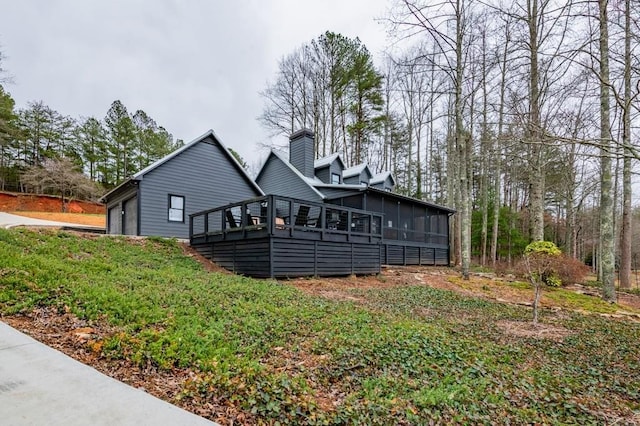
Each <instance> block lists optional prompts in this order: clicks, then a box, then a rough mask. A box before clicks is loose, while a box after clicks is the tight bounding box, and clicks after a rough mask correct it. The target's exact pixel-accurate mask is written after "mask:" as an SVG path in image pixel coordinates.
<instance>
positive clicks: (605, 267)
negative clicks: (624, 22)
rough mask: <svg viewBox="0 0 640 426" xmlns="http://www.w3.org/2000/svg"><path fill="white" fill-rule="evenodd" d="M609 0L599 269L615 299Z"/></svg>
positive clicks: (603, 27)
mask: <svg viewBox="0 0 640 426" xmlns="http://www.w3.org/2000/svg"><path fill="white" fill-rule="evenodd" d="M607 3H608V1H607V0H598V6H599V9H600V13H599V21H600V22H599V25H600V37H599V39H600V40H599V41H600V139H601V140H600V145H601V148H600V156H601V157H600V168H601V170H600V173H601V175H600V243H601V250H600V268H601V271H602V297H603V298H604V299H605V300H607V301H609V302H614V301H615V300H616V288H615V250H614V233H613V214H614V208H613V200H612V194H611V191H612V176H611V121H610V109H611V107H610V103H609V86H610V81H609V32H608V23H607Z"/></svg>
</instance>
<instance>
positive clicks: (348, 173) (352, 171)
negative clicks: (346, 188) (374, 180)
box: [342, 163, 373, 178]
mask: <svg viewBox="0 0 640 426" xmlns="http://www.w3.org/2000/svg"><path fill="white" fill-rule="evenodd" d="M365 169H366V170H367V171H368V172H369V176H373V173H371V169H370V168H369V166H368V165H367V164H366V163H362V164H358V165H357V166H353V167H349V168H348V169H344V170H343V171H342V177H343V178H349V177H352V176H357V175H359V174H360V173H362V171H363V170H365Z"/></svg>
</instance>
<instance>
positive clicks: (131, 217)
mask: <svg viewBox="0 0 640 426" xmlns="http://www.w3.org/2000/svg"><path fill="white" fill-rule="evenodd" d="M124 234H125V235H138V197H133V198H129V199H128V200H127V201H125V202H124Z"/></svg>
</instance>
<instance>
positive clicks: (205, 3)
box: [0, 0, 389, 164]
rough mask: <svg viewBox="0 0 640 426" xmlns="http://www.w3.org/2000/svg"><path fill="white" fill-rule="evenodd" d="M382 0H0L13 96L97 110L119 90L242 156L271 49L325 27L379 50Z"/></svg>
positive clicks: (170, 122)
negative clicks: (212, 135) (210, 131)
mask: <svg viewBox="0 0 640 426" xmlns="http://www.w3.org/2000/svg"><path fill="white" fill-rule="evenodd" d="M388 5H389V1H388V0H315V1H307V0H304V1H303V0H298V1H295V0H270V1H268V0H263V1H258V0H256V1H249V0H244V1H243V0H239V1H233V0H232V1H223V0H197V1H196V0H194V1H191V0H189V1H187V0H185V1H178V0H173V1H171V0H157V1H153V0H117V1H114V0H102V1H98V0H96V1H92V0H77V1H72V0H56V1H54V0H40V1H37V0H19V1H18V0H0V10H1V11H2V13H1V14H0V50H1V51H2V52H3V54H4V56H5V60H4V62H3V65H4V66H3V67H4V68H5V69H6V70H7V71H8V73H9V74H10V75H11V76H13V83H12V84H9V85H6V88H7V89H8V91H9V92H10V93H11V95H12V96H13V98H14V99H15V101H16V105H17V107H18V108H24V107H26V105H27V102H29V101H39V100H41V101H43V102H44V103H45V104H46V105H48V106H50V107H51V108H53V109H55V110H57V111H58V112H59V113H61V114H64V115H70V116H72V117H74V118H78V117H81V116H82V117H86V116H95V117H97V118H104V116H105V114H106V112H107V110H108V109H109V106H110V105H111V103H112V102H113V101H114V100H116V99H120V100H121V101H122V102H123V103H124V105H125V106H126V107H127V108H128V110H129V112H130V113H133V112H135V111H136V110H138V109H142V110H144V111H145V112H146V113H147V114H149V115H150V116H151V117H152V118H153V119H155V120H156V122H157V123H158V124H159V125H162V126H164V127H165V128H166V129H167V130H168V131H169V132H170V133H172V134H173V135H174V137H175V138H181V139H184V140H185V142H188V141H190V140H192V139H194V138H195V137H197V136H199V135H201V134H202V133H204V132H205V131H207V130H208V129H213V130H214V131H215V132H216V134H217V135H218V136H219V137H220V139H221V140H222V141H223V142H224V143H225V144H226V145H227V146H228V147H231V148H234V149H235V150H237V151H238V152H240V154H241V155H242V156H243V157H244V158H245V159H246V160H247V162H248V163H250V164H252V163H257V162H258V161H259V160H260V159H261V158H263V157H265V156H266V153H265V152H264V151H261V152H260V151H259V149H260V148H259V144H265V143H269V139H268V132H267V131H265V130H264V129H263V128H262V127H261V126H260V124H259V123H258V121H257V120H256V117H257V116H258V115H260V113H261V111H262V106H263V101H262V99H261V97H260V96H259V94H258V92H259V91H261V90H263V89H264V88H265V86H266V83H267V81H268V80H273V79H274V76H275V73H276V70H277V64H278V61H279V59H281V58H282V57H283V56H284V55H287V54H288V53H290V52H292V51H293V50H294V49H295V48H297V47H299V46H301V45H302V44H304V43H307V42H309V41H311V40H312V39H314V38H316V37H317V36H319V35H320V34H322V33H324V32H325V31H327V30H329V31H334V32H338V33H341V34H343V35H345V36H348V37H351V38H354V37H360V40H362V42H363V43H364V44H365V45H366V46H367V47H368V48H369V50H370V51H371V52H372V54H373V55H374V57H377V58H378V59H379V58H380V57H381V51H382V50H383V49H384V46H385V44H386V31H385V27H384V25H383V24H381V23H379V22H378V21H377V18H381V17H383V16H384V15H385V13H386V9H387V7H388Z"/></svg>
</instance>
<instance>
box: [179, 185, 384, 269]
mask: <svg viewBox="0 0 640 426" xmlns="http://www.w3.org/2000/svg"><path fill="white" fill-rule="evenodd" d="M189 230H190V244H191V245H192V246H193V247H194V248H195V249H196V250H198V252H200V253H201V254H203V255H204V256H205V257H207V258H209V259H212V260H213V261H215V262H216V263H218V264H219V265H220V266H222V267H224V268H226V269H229V270H231V271H233V272H236V273H240V274H244V275H249V276H253V277H298V276H332V275H351V274H357V275H360V274H376V273H379V272H380V265H381V263H383V259H382V250H381V241H382V215H380V214H376V213H372V212H367V211H363V210H358V209H352V208H347V207H342V206H335V205H331V204H324V203H315V202H310V201H304V200H298V199H294V198H288V197H281V196H274V195H267V196H264V197H259V198H254V199H251V200H247V201H243V202H240V203H233V204H229V205H226V206H222V207H218V208H214V209H210V210H206V211H202V212H198V213H195V214H192V215H191V216H190V218H189Z"/></svg>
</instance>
